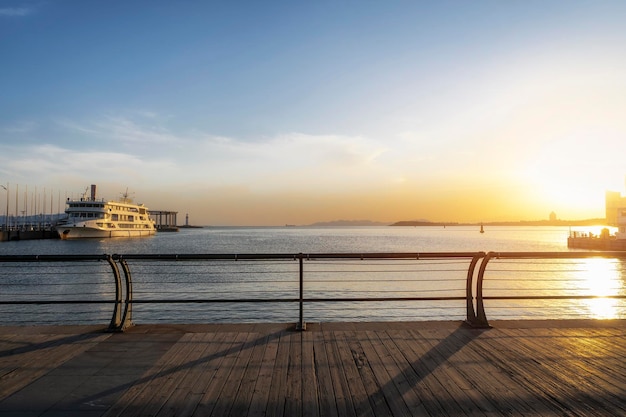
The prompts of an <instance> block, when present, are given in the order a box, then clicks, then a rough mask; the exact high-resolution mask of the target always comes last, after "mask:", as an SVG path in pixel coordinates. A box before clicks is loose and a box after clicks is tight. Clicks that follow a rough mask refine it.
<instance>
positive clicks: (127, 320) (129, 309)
mask: <svg viewBox="0 0 626 417" xmlns="http://www.w3.org/2000/svg"><path fill="white" fill-rule="evenodd" d="M118 262H119V263H120V265H121V266H122V271H124V282H125V284H126V297H124V312H123V313H122V320H121V321H120V328H119V330H120V331H124V330H125V329H126V328H128V327H130V326H132V318H133V280H132V276H131V273H130V268H129V267H128V263H126V260H125V259H124V258H122V257H121V256H120V257H119V258H118Z"/></svg>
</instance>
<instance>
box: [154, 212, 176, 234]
mask: <svg viewBox="0 0 626 417" xmlns="http://www.w3.org/2000/svg"><path fill="white" fill-rule="evenodd" d="M148 214H150V217H151V218H152V219H153V220H154V222H155V223H156V229H157V231H159V232H177V231H178V226H177V224H178V222H177V220H176V217H177V216H178V212H177V211H165V210H148Z"/></svg>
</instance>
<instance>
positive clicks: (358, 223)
mask: <svg viewBox="0 0 626 417" xmlns="http://www.w3.org/2000/svg"><path fill="white" fill-rule="evenodd" d="M390 224H391V223H383V222H373V221H371V220H333V221H330V222H317V223H313V224H311V225H309V226H389V225H390Z"/></svg>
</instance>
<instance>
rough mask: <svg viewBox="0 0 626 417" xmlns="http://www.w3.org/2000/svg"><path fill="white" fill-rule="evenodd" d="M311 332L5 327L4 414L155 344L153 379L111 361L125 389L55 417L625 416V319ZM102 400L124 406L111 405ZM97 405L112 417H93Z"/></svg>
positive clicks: (0, 401)
mask: <svg viewBox="0 0 626 417" xmlns="http://www.w3.org/2000/svg"><path fill="white" fill-rule="evenodd" d="M309 327H310V329H309V330H308V331H306V332H304V333H303V332H297V331H291V330H288V329H287V328H286V326H282V327H281V326H280V325H279V326H274V327H271V326H268V327H263V326H254V325H251V326H241V325H240V326H230V325H223V326H208V327H207V326H205V327H202V326H196V327H194V326H187V327H185V326H181V327H179V328H176V329H168V328H161V327H158V326H154V327H152V328H151V327H145V328H142V327H141V326H137V327H136V328H131V329H130V330H129V331H128V332H127V333H125V334H115V335H111V334H93V333H92V334H88V335H70V334H63V335H54V334H45V333H41V334H40V335H37V334H27V333H24V334H19V333H10V334H4V333H3V332H2V328H0V349H3V350H2V351H0V352H4V356H0V365H2V366H3V367H5V368H4V369H8V368H7V367H10V366H13V367H14V368H15V369H13V370H12V371H9V372H6V373H4V374H0V389H3V390H5V391H6V392H5V393H4V394H2V395H0V416H2V415H5V414H6V415H11V413H13V414H28V413H31V414H33V413H34V414H33V415H35V414H38V413H40V411H32V412H31V411H30V410H31V409H30V408H29V407H30V406H29V404H27V403H26V401H24V398H28V395H31V396H32V395H36V394H37V393H36V391H34V390H31V391H32V392H30V391H28V390H29V387H28V384H29V382H28V381H27V382H23V381H22V382H21V383H19V384H16V383H15V380H14V379H12V376H11V374H13V373H14V374H16V375H18V374H24V375H27V374H28V375H30V378H31V380H32V381H36V384H37V386H41V387H45V384H46V378H48V375H53V374H55V375H57V374H58V375H57V376H55V378H56V379H55V378H51V379H50V381H58V380H59V379H58V378H59V377H62V375H65V372H67V369H65V371H64V372H60V373H58V372H56V369H57V368H59V367H63V366H65V365H64V364H65V363H67V362H68V361H70V360H73V359H77V358H78V359H79V360H78V361H77V362H76V363H75V365H73V366H83V365H84V366H91V365H89V364H90V361H93V360H100V359H98V358H100V356H101V354H100V352H105V351H108V352H109V353H112V354H115V351H116V346H118V345H119V355H121V356H123V355H124V354H125V352H135V351H137V350H133V349H132V346H134V344H135V343H148V342H149V341H148V342H145V341H144V337H143V336H142V334H145V337H146V338H148V339H150V338H151V337H153V338H154V339H155V342H154V343H155V344H154V348H155V349H161V351H159V352H161V353H159V352H156V353H155V354H154V355H153V356H154V358H153V359H150V360H152V362H150V361H149V360H148V362H146V363H145V364H144V365H145V366H146V368H145V369H146V370H145V372H143V373H142V374H137V375H130V374H129V375H130V376H128V377H127V378H126V380H124V375H125V374H124V372H125V369H124V366H128V365H127V364H128V363H129V362H128V358H126V361H124V360H120V361H119V362H118V361H114V362H111V363H110V365H109V366H111V369H106V372H107V373H108V374H110V375H112V376H113V377H114V378H117V379H113V380H112V381H111V386H110V387H109V388H102V387H101V386H100V385H95V384H94V386H93V388H90V385H89V384H90V379H89V378H90V377H89V376H85V377H84V378H85V379H84V383H82V384H81V385H82V387H81V389H74V391H72V392H73V394H71V395H69V394H68V395H69V397H68V398H71V399H72V400H71V401H70V400H69V399H64V400H61V401H56V400H55V401H56V403H54V402H51V403H50V405H49V406H46V407H49V411H50V412H51V413H53V414H54V413H56V414H63V415H68V416H71V415H83V414H84V413H85V411H87V410H88V411H89V414H88V415H94V416H96V415H97V416H100V415H106V416H108V417H112V416H148V415H149V416H160V417H165V416H167V417H171V416H205V415H206V416H208V415H214V416H227V415H231V416H243V415H250V416H260V415H267V416H272V415H273V416H307V417H326V416H328V417H335V416H344V415H348V416H349V415H352V416H368V415H369V416H393V417H396V416H421V415H444V416H445V415H449V416H494V415H563V414H581V415H591V416H594V415H597V416H602V415H620V414H622V415H623V414H626V365H625V362H624V357H626V343H625V342H626V324H625V322H623V321H618V322H615V325H614V326H613V327H608V326H593V325H592V324H590V326H588V327H568V326H567V322H555V323H549V324H547V325H543V326H536V327H529V326H524V325H520V326H515V325H508V326H502V327H498V326H497V325H496V327H495V328H493V329H489V330H477V329H470V328H466V327H462V326H459V325H454V324H450V323H448V324H441V325H437V324H434V325H433V324H430V325H429V324H424V323H397V324H395V323H392V324H388V325H384V324H382V325H381V324H377V323H374V324H368V323H363V324H358V323H357V324H355V323H349V324H347V325H346V326H343V327H344V328H341V327H342V326H340V325H332V326H331V325H329V326H324V325H317V326H315V325H312V326H309ZM142 329H143V330H142ZM16 332H17V330H16ZM142 332H144V333H142ZM161 333H162V334H161ZM155 334H156V336H153V335H155ZM157 336H158V337H157ZM161 336H162V337H161ZM124 343H126V345H124ZM159 343H160V344H159ZM101 346H105V347H106V349H102V348H101ZM11 347H12V348H11ZM145 348H146V349H148V348H149V349H152V345H150V344H149V343H148V344H146V346H145ZM99 355H100V356H99ZM131 359H132V358H131ZM138 359H141V358H138ZM12 361H13V363H15V364H14V365H10V363H12ZM33 361H34V362H33ZM144 362H145V361H144ZM117 367H119V369H117ZM59 369H60V368H59ZM71 369H73V368H71ZM78 371H80V370H79V369H78ZM117 371H119V373H120V375H119V376H115V373H116V372H117ZM69 377H71V375H70V374H68V378H69ZM124 381H126V382H124ZM24 383H26V385H23V384H24ZM51 383H52V382H51ZM6 387H12V388H9V389H8V390H7V389H6ZM70 388H71V387H70ZM96 388H97V389H96ZM68 389H69V388H68ZM90 389H92V391H94V392H91V393H90V395H85V398H86V399H85V400H84V401H82V402H81V401H78V402H77V401H76V399H75V398H74V397H76V396H77V395H79V393H81V395H83V394H85V393H88V392H89V390H90ZM0 392H3V391H0ZM29 392H30V393H29ZM13 393H15V395H12V394H13ZM20 395H22V396H21V397H20ZM100 397H106V398H107V399H110V401H111V402H109V403H107V402H102V401H101V402H100V403H98V401H97V400H98V398H100ZM20 398H22V399H21V400H19V399H20ZM87 400H89V401H87ZM21 401H22V402H24V404H22V402H21ZM91 402H93V403H98V405H99V407H100V408H99V409H91V408H89V404H90V403H91ZM19 407H24V408H23V409H22V408H19ZM40 407H41V406H40ZM60 407H63V408H60ZM72 407H73V408H72ZM17 411H21V412H17Z"/></svg>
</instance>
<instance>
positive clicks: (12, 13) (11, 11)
mask: <svg viewBox="0 0 626 417" xmlns="http://www.w3.org/2000/svg"><path fill="white" fill-rule="evenodd" d="M32 13H34V9H32V8H30V7H3V8H0V16H7V17H22V16H28V15H29V14H32Z"/></svg>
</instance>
